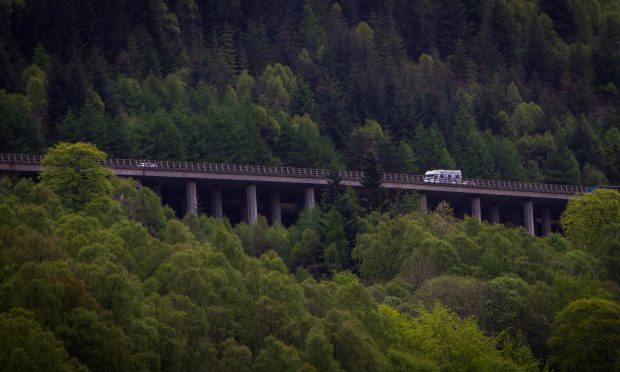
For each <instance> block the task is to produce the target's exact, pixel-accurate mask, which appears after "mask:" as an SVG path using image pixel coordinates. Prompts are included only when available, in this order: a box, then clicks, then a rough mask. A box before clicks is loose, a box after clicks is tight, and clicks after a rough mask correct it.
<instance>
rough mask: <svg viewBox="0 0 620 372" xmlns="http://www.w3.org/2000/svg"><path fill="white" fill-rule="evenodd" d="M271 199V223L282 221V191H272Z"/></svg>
mask: <svg viewBox="0 0 620 372" xmlns="http://www.w3.org/2000/svg"><path fill="white" fill-rule="evenodd" d="M270 199H271V223H272V224H275V223H282V208H281V206H280V191H272V192H271V195H270Z"/></svg>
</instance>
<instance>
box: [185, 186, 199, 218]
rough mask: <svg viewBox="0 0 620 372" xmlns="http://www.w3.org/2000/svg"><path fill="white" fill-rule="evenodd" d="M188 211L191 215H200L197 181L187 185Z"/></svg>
mask: <svg viewBox="0 0 620 372" xmlns="http://www.w3.org/2000/svg"><path fill="white" fill-rule="evenodd" d="M185 200H186V204H185V206H186V211H187V213H191V214H198V194H197V193H196V181H189V182H188V183H186V184H185Z"/></svg>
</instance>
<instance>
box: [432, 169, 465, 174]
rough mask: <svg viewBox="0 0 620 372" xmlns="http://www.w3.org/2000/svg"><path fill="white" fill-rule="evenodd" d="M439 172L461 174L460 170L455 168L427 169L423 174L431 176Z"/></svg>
mask: <svg viewBox="0 0 620 372" xmlns="http://www.w3.org/2000/svg"><path fill="white" fill-rule="evenodd" d="M441 173H452V174H454V173H457V174H461V171H460V170H458V169H456V170H445V169H434V170H429V171H426V173H424V175H425V176H432V175H435V174H441Z"/></svg>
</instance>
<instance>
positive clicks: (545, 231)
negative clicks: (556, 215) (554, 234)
mask: <svg viewBox="0 0 620 372" xmlns="http://www.w3.org/2000/svg"><path fill="white" fill-rule="evenodd" d="M540 221H541V222H542V223H541V225H542V231H541V233H542V235H543V236H547V235H549V234H550V233H551V212H550V211H549V208H543V209H542V214H541V219H540Z"/></svg>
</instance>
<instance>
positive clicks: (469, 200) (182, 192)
mask: <svg viewBox="0 0 620 372" xmlns="http://www.w3.org/2000/svg"><path fill="white" fill-rule="evenodd" d="M41 160H42V156H41V155H29V154H9V153H0V171H2V172H5V173H14V174H19V175H26V176H27V175H36V174H37V173H39V172H41V170H42V169H43V168H42V166H41ZM102 165H105V166H107V167H109V168H111V169H112V170H113V171H114V172H115V173H116V174H117V175H118V176H123V177H131V178H133V179H135V180H136V181H137V182H139V184H141V185H144V186H148V187H150V188H152V189H153V190H155V192H157V193H158V194H159V195H160V197H161V198H162V200H163V201H164V202H165V203H167V204H170V205H172V206H173V208H174V209H175V210H176V212H177V213H178V214H179V215H183V214H185V213H188V212H189V213H194V214H196V213H198V212H199V211H200V212H208V213H209V214H211V215H213V216H216V217H224V216H227V217H229V218H231V219H232V220H233V222H234V221H241V220H243V221H245V222H246V223H248V224H249V225H252V224H254V223H255V222H256V220H257V218H258V215H259V214H263V215H265V216H268V217H269V220H270V221H271V222H272V223H275V222H283V220H286V222H287V223H292V222H294V219H295V216H296V214H297V213H298V210H299V209H301V208H313V207H314V206H315V197H316V193H317V189H320V188H321V187H324V186H325V185H327V184H328V183H329V182H330V175H331V174H333V172H334V171H331V170H326V169H311V168H296V167H280V166H262V165H236V164H215V163H197V162H184V161H154V160H137V159H106V160H105V161H102ZM335 172H338V173H339V175H340V177H341V179H342V184H343V185H345V186H352V187H360V186H361V181H362V178H363V172H360V171H335ZM382 186H383V187H385V188H387V189H390V190H392V192H398V190H412V191H415V192H417V193H418V195H419V205H420V208H421V209H422V210H423V211H426V210H428V209H432V208H433V207H434V206H435V205H436V204H437V203H438V202H440V201H442V200H446V201H448V202H449V203H450V205H451V206H452V207H453V208H454V210H455V213H456V214H457V216H458V217H462V216H463V215H466V214H469V215H471V216H473V217H475V218H477V219H478V220H486V221H489V222H491V223H505V224H508V225H522V226H524V227H525V228H526V229H527V231H528V232H529V233H530V234H537V235H546V234H548V233H549V232H551V231H552V230H553V229H557V226H558V220H559V217H560V215H561V212H562V211H563V209H564V208H565V207H566V204H567V203H568V200H570V199H571V198H573V197H574V196H575V195H577V194H579V193H583V192H586V191H588V190H587V189H586V188H585V187H583V186H569V185H551V184H540V183H529V182H514V181H500V180H484V179H464V180H463V183H461V184H442V183H427V182H424V180H423V177H422V176H420V175H412V174H396V173H385V174H384V175H383V182H382Z"/></svg>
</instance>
